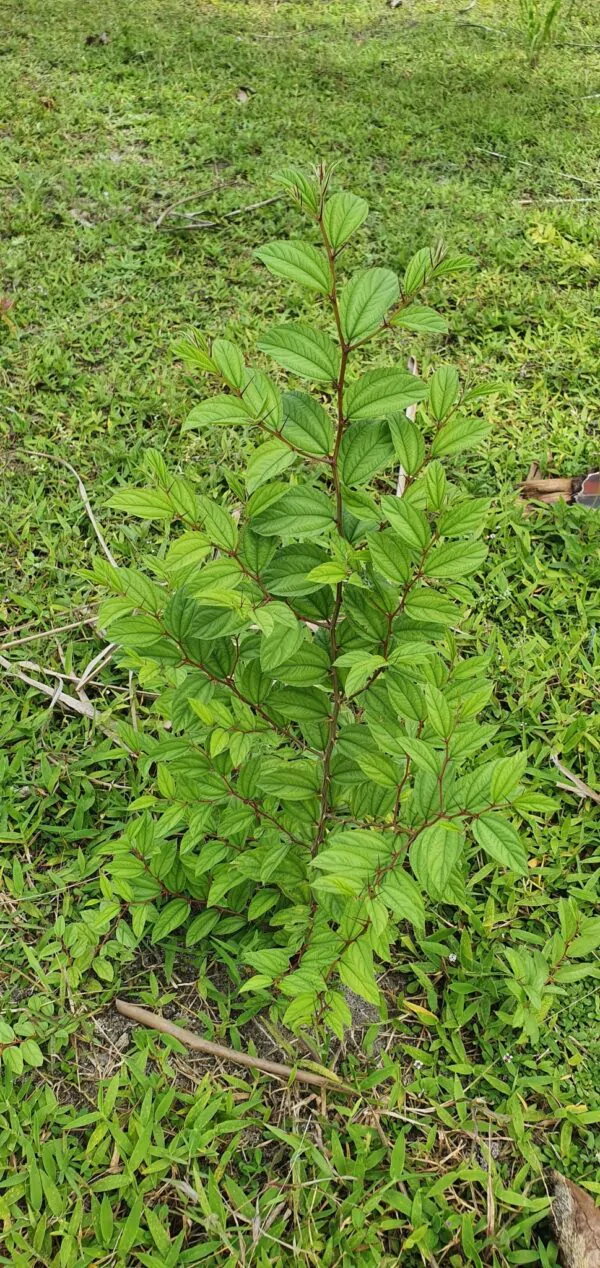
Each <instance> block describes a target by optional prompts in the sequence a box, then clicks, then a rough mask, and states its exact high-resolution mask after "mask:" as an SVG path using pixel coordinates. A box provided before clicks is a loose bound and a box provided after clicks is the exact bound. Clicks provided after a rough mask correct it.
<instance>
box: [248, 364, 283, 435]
mask: <svg viewBox="0 0 600 1268" xmlns="http://www.w3.org/2000/svg"><path fill="white" fill-rule="evenodd" d="M242 395H243V401H244V405H245V407H246V409H247V410H248V412H249V414H250V416H251V417H252V418H253V419H255V420H256V421H257V422H263V423H264V424H265V425H266V426H268V427H270V428H271V429H272V430H274V431H276V430H277V429H278V428H279V427H281V423H282V422H283V400H282V395H281V392H280V391H279V388H278V387H277V385H276V384H275V383H274V382H273V380H272V379H270V378H269V376H268V374H264V372H263V371H262V370H247V371H246V377H245V382H244V387H243V390H242Z"/></svg>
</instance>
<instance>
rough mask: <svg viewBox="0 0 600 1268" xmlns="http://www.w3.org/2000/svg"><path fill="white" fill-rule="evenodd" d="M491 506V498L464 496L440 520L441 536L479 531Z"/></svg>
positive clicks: (465, 534) (439, 529)
mask: <svg viewBox="0 0 600 1268" xmlns="http://www.w3.org/2000/svg"><path fill="white" fill-rule="evenodd" d="M489 507H490V499H489V498H464V499H462V500H461V501H459V502H453V503H452V506H450V507H449V508H448V510H447V511H445V512H444V514H443V515H442V517H441V519H440V521H439V524H438V531H439V533H440V536H442V537H467V536H470V534H471V533H477V532H479V531H480V530H481V529H482V528H483V526H484V524H485V518H486V515H487V512H488V510H489Z"/></svg>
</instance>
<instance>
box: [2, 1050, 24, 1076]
mask: <svg viewBox="0 0 600 1268" xmlns="http://www.w3.org/2000/svg"><path fill="white" fill-rule="evenodd" d="M2 1060H3V1062H4V1064H5V1066H6V1068H7V1070H10V1071H11V1072H12V1074H16V1075H20V1074H22V1073H23V1053H22V1052H21V1048H20V1046H19V1045H18V1044H15V1045H14V1047H12V1048H3V1049H2Z"/></svg>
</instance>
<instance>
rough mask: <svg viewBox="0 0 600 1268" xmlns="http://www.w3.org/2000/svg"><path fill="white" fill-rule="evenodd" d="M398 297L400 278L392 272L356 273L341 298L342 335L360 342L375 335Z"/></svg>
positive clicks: (385, 270)
mask: <svg viewBox="0 0 600 1268" xmlns="http://www.w3.org/2000/svg"><path fill="white" fill-rule="evenodd" d="M399 295H400V286H399V283H398V278H397V277H396V274H395V273H392V271H391V269H361V271H360V272H359V273H355V274H354V277H351V278H350V281H349V282H347V283H346V285H345V287H344V289H343V291H342V293H341V295H340V318H341V323H342V332H343V335H344V338H345V339H346V340H347V342H348V343H350V344H352V343H357V342H358V340H360V339H365V338H366V337H367V335H371V334H373V333H374V331H375V330H377V329H378V327H379V326H381V324H382V322H383V318H384V317H385V314H386V313H387V311H388V309H390V308H391V307H392V305H393V304H395V303H396V302H397V300H398V298H399Z"/></svg>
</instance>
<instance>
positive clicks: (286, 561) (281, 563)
mask: <svg viewBox="0 0 600 1268" xmlns="http://www.w3.org/2000/svg"><path fill="white" fill-rule="evenodd" d="M327 558H328V556H327V555H326V553H325V551H324V550H323V549H322V548H321V547H320V546H317V545H314V544H312V543H310V542H302V543H301V544H298V545H295V546H286V547H284V549H283V550H279V551H278V552H277V554H276V556H275V558H274V559H273V560H272V562H271V563H270V564H269V566H268V568H267V569H266V570H265V574H264V578H265V584H266V585H267V586H268V588H269V590H270V592H271V594H276V595H281V596H282V597H283V598H288V597H289V598H292V597H294V596H296V597H298V596H300V595H306V594H313V593H314V591H315V590H320V589H321V587H322V585H323V582H322V581H314V580H310V581H309V580H308V577H309V575H310V573H311V572H312V570H313V568H316V567H317V565H318V564H322V563H325V561H326V560H327Z"/></svg>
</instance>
